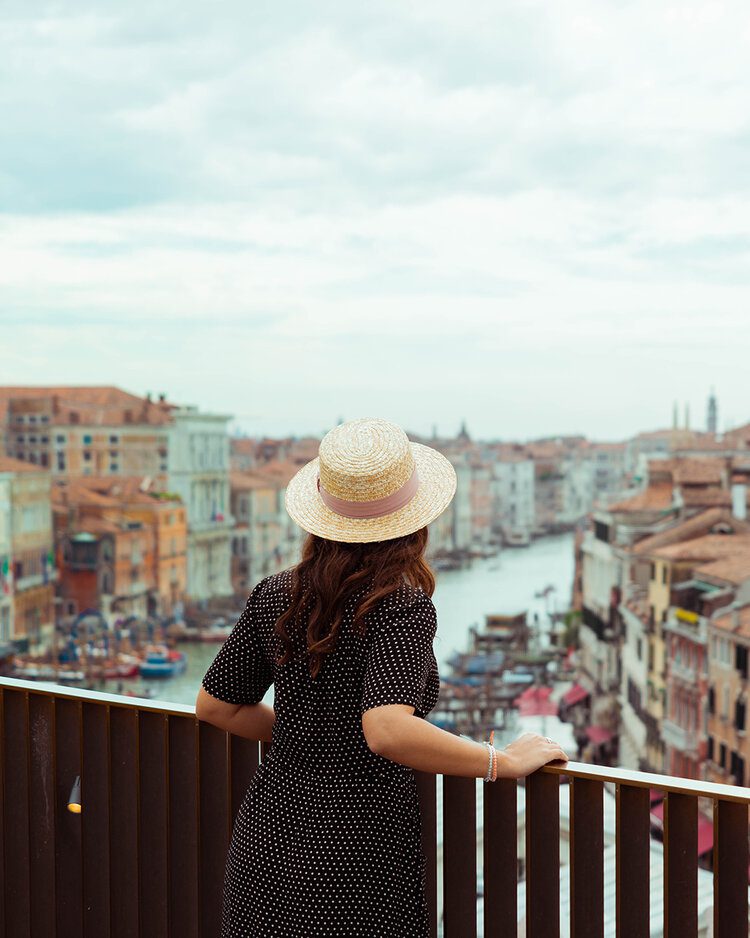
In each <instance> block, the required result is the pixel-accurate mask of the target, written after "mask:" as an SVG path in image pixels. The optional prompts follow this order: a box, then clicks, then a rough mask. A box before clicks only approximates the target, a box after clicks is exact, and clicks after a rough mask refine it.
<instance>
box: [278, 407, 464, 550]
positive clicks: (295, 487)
mask: <svg viewBox="0 0 750 938" xmlns="http://www.w3.org/2000/svg"><path fill="white" fill-rule="evenodd" d="M318 452H319V455H318V456H316V457H315V459H312V460H311V461H310V462H308V463H307V464H306V465H304V466H303V467H302V468H301V469H300V470H299V471H298V472H297V473H296V475H294V476H293V478H292V479H291V480H290V481H289V483H288V485H287V488H286V496H285V504H286V510H287V511H288V512H289V514H290V516H291V518H292V519H293V520H294V521H296V523H297V524H298V525H299V526H300V527H301V528H303V529H304V530H305V531H309V532H310V533H311V534H317V535H318V537H324V538H328V540H332V541H345V542H348V543H355V542H358V543H361V542H363V541H387V540H390V539H391V538H394V537H402V536H403V535H404V534H411V533H412V532H413V531H418V530H419V529H420V528H423V527H424V526H425V525H427V524H429V523H430V522H431V521H434V520H435V518H437V517H438V515H440V514H442V513H443V511H445V509H446V508H447V507H448V505H449V504H450V502H451V499H452V498H453V496H454V494H455V491H456V481H457V480H456V470H455V469H454V468H453V465H452V463H451V462H450V460H449V459H447V458H446V457H445V456H443V454H442V453H439V452H438V451H437V450H436V449H433V448H432V447H430V446H425V445H423V444H422V443H413V442H411V441H410V440H409V438H408V437H407V435H406V433H404V431H403V430H402V429H401V427H399V426H397V425H396V424H395V423H390V422H389V421H388V420H383V419H381V418H380V417H362V418H360V419H358V420H349V421H347V422H346V423H342V424H339V426H337V427H334V428H333V429H332V430H329V431H328V433H326V435H325V436H324V437H323V439H322V440H321V442H320V448H319V451H318Z"/></svg>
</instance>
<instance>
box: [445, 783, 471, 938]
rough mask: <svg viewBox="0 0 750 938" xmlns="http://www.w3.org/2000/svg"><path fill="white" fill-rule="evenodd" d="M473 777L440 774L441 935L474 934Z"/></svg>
mask: <svg viewBox="0 0 750 938" xmlns="http://www.w3.org/2000/svg"><path fill="white" fill-rule="evenodd" d="M476 830H477V808H476V779H473V778H463V777H461V776H456V775H444V776H443V921H444V922H445V938H476V934H477V840H476Z"/></svg>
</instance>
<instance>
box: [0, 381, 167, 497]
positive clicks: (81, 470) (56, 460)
mask: <svg viewBox="0 0 750 938" xmlns="http://www.w3.org/2000/svg"><path fill="white" fill-rule="evenodd" d="M173 406H174V405H172V404H169V403H168V402H167V401H166V398H165V395H164V394H160V395H159V398H158V400H155V401H154V400H152V399H151V396H150V395H147V396H146V397H138V396H137V395H135V394H129V393H128V392H127V391H122V390H120V388H116V387H0V438H2V439H3V440H4V448H5V453H6V454H7V455H8V456H12V457H14V458H16V459H20V460H23V461H24V462H29V463H32V464H34V465H38V466H42V467H44V468H46V469H48V470H49V471H50V472H52V473H53V475H55V476H58V475H65V476H69V477H75V476H89V475H91V476H103V475H115V476H118V475H125V476H134V475H148V476H151V477H152V478H154V479H156V480H157V481H164V480H165V479H166V472H167V444H168V439H167V427H168V425H169V423H170V414H171V411H172V408H173Z"/></svg>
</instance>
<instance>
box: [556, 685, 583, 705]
mask: <svg viewBox="0 0 750 938" xmlns="http://www.w3.org/2000/svg"><path fill="white" fill-rule="evenodd" d="M588 696H589V692H588V691H587V690H586V688H585V687H581V685H580V684H574V685H573V686H572V687H570V688H568V690H566V691H565V693H564V694H563V697H562V700H563V703H564V704H565V705H566V706H568V707H573V706H575V704H577V703H580V702H581V701H582V700H585V699H586V698H587V697H588Z"/></svg>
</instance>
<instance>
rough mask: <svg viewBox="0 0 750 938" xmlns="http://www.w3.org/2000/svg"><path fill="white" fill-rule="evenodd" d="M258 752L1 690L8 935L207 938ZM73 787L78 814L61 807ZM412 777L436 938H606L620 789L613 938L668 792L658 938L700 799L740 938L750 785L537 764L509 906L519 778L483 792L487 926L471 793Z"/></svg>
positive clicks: (180, 727) (14, 686)
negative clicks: (610, 806)
mask: <svg viewBox="0 0 750 938" xmlns="http://www.w3.org/2000/svg"><path fill="white" fill-rule="evenodd" d="M266 750H267V744H265V743H264V744H262V745H259V744H257V743H253V742H250V741H248V740H245V739H241V738H239V737H236V736H231V735H229V734H227V733H226V732H224V731H222V730H219V729H217V728H216V727H213V726H211V725H209V724H206V723H202V722H200V721H198V720H196V718H195V713H194V710H193V708H192V707H190V706H180V705H177V704H166V703H159V702H155V701H149V700H140V699H139V700H137V701H136V702H133V701H131V700H129V699H128V698H125V697H120V696H116V695H110V694H102V693H94V692H89V691H81V690H77V689H73V688H61V687H57V686H56V685H43V684H37V683H34V682H27V681H19V680H13V679H10V678H0V767H1V771H0V936H3V938H28V936H33V938H126V936H127V938H136V936H137V938H161V936H164V938H172V936H175V938H177V936H179V938H199V936H200V938H216V936H217V934H218V927H219V921H220V911H221V889H222V881H223V875H224V868H225V861H226V852H227V848H228V843H229V837H230V834H231V828H232V823H233V819H234V817H235V814H236V812H237V810H238V808H239V805H240V803H241V801H242V798H243V797H244V794H245V791H246V789H247V785H248V783H249V780H250V778H251V777H252V774H253V772H254V771H255V769H256V768H257V766H258V764H259V759H260V758H261V757H262V756H263V755H264V754H265V751H266ZM563 775H564V776H566V777H567V780H568V782H569V784H570V832H569V837H570V919H571V920H570V923H569V927H568V923H567V922H561V913H560V903H559V898H560V849H559V847H560V841H559V830H560V799H559V784H560V781H561V777H562V776H563ZM76 776H80V777H81V802H82V812H81V813H80V814H74V813H71V812H70V811H68V810H67V803H68V798H69V795H70V792H71V787H72V785H73V782H74V780H75V778H76ZM417 778H418V784H419V792H420V803H421V811H422V837H423V848H424V851H425V855H426V857H427V871H428V878H427V879H428V893H429V899H430V907H431V911H432V915H431V922H432V924H431V931H432V935H433V936H437V935H438V934H439V933H441V934H443V935H444V936H446V938H474V936H476V935H477V934H478V933H480V928H481V933H482V934H483V935H484V938H499V936H505V938H507V936H515V935H517V934H518V920H519V918H522V919H523V918H525V929H526V934H527V935H528V936H531V938H556V936H558V935H559V934H560V933H561V926H565V933H566V934H567V933H569V934H571V935H573V936H577V938H605V931H604V903H605V899H604V834H603V830H604V828H603V813H604V812H603V795H604V785H605V783H613V784H614V785H615V786H616V793H617V799H616V812H617V814H616V838H615V842H616V855H617V862H616V922H617V925H616V929H617V932H616V933H617V936H620V938H645V936H648V935H649V934H650V931H649V929H650V897H649V885H650V874H649V851H650V822H649V814H650V791H649V790H650V789H652V788H656V789H661V790H663V791H664V792H665V809H664V815H663V827H664V830H663V837H664V854H663V856H664V878H663V883H664V886H663V889H664V894H663V909H664V930H663V934H664V935H665V936H666V938H690V936H694V935H696V934H698V911H697V909H698V888H697V873H698V870H697V857H698V852H697V831H698V798H699V797H707V798H710V799H713V803H714V844H713V857H714V877H713V884H714V930H713V934H714V936H715V938H739V936H743V938H746V936H747V933H748V803H749V802H750V789H747V788H739V787H734V786H731V785H717V784H710V783H707V782H700V781H692V780H689V779H683V778H672V777H669V776H662V775H648V774H644V773H639V772H630V771H625V770H620V769H611V768H601V767H598V766H590V765H583V764H580V763H569V764H568V765H567V766H566V767H565V768H564V772H563V769H562V768H554V767H549V766H548V767H545V768H544V769H543V770H541V771H539V772H537V773H535V774H534V775H532V776H529V777H528V778H527V779H526V780H525V788H526V792H525V804H526V818H525V876H526V883H525V908H524V909H520V910H519V909H518V908H517V902H518V900H517V896H518V894H519V892H518V888H517V887H518V884H517V862H516V861H517V810H516V792H517V788H516V784H517V783H516V782H515V781H513V780H507V779H499V780H498V781H497V782H495V783H493V784H489V785H485V786H484V787H483V789H482V791H483V807H482V812H483V837H482V843H483V848H482V849H483V856H482V858H481V860H480V862H481V865H482V867H483V869H482V876H483V896H484V901H483V903H482V908H483V916H484V919H485V920H484V922H482V923H478V922H477V872H478V870H477V849H476V844H477V839H476V834H477V814H476V792H477V784H476V780H475V779H472V778H459V777H454V776H442V777H441V776H437V777H436V776H435V775H431V774H427V773H422V772H418V773H417ZM439 779H442V781H441V784H442V838H443V844H442V856H443V863H442V903H441V905H442V909H443V915H442V916H441V921H440V923H439V922H438V901H437V898H438V863H437V857H438V850H437V846H438V844H437V830H438V827H437V816H436V805H437V794H438V789H437V782H438V780H439ZM269 835H270V836H272V832H269ZM355 862H356V859H355ZM519 911H520V913H521V915H520V916H519V914H518V913H519ZM439 929H440V931H439ZM607 938H609V933H608V934H607Z"/></svg>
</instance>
